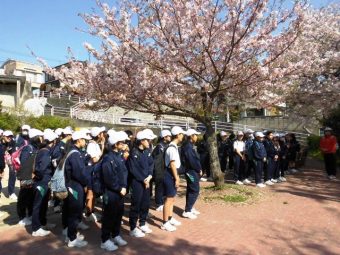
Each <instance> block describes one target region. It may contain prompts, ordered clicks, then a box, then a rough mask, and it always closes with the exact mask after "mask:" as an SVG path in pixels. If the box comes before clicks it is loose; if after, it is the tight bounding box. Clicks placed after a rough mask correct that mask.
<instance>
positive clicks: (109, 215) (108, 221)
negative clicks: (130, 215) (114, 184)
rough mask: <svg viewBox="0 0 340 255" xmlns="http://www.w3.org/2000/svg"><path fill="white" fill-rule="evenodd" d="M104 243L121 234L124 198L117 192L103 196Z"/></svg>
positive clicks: (109, 192)
mask: <svg viewBox="0 0 340 255" xmlns="http://www.w3.org/2000/svg"><path fill="white" fill-rule="evenodd" d="M103 202H104V203H103V217H102V242H103V243H105V242H106V241H107V240H108V239H110V237H113V238H114V237H116V236H119V234H120V227H121V222H122V218H123V214H124V198H123V197H122V196H121V195H120V194H118V193H115V192H111V191H108V192H106V193H105V194H104V195H103Z"/></svg>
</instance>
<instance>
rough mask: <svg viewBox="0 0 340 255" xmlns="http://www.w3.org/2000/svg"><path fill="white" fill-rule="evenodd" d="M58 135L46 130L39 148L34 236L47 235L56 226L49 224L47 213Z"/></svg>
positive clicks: (36, 172) (33, 217)
mask: <svg viewBox="0 0 340 255" xmlns="http://www.w3.org/2000/svg"><path fill="white" fill-rule="evenodd" d="M56 139H57V135H56V134H55V133H54V132H53V131H46V132H44V142H43V143H42V146H41V149H40V150H39V152H38V154H37V156H36V159H35V167H34V171H33V175H34V177H33V189H34V201H33V213H32V231H33V232H32V236H46V235H48V234H50V231H49V230H48V229H51V228H53V227H55V224H48V225H47V220H46V213H47V207H48V199H49V195H50V190H49V188H48V183H49V182H50V180H51V178H52V173H53V169H52V161H51V152H52V150H53V146H54V145H55V141H56Z"/></svg>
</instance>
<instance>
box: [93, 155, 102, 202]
mask: <svg viewBox="0 0 340 255" xmlns="http://www.w3.org/2000/svg"><path fill="white" fill-rule="evenodd" d="M102 165H103V159H101V160H99V161H98V162H97V163H96V164H95V165H94V166H93V170H92V172H91V182H92V189H93V192H94V193H95V194H96V196H101V195H103V194H104V192H105V187H104V180H103V170H102Z"/></svg>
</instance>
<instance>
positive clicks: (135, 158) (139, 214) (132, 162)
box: [127, 130, 153, 237]
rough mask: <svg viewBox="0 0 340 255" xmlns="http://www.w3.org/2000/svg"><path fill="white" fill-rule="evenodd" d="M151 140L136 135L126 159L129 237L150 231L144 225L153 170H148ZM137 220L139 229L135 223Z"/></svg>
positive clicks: (143, 234)
mask: <svg viewBox="0 0 340 255" xmlns="http://www.w3.org/2000/svg"><path fill="white" fill-rule="evenodd" d="M150 139H153V138H152V137H150V136H149V135H148V134H147V133H146V132H144V130H143V131H140V132H138V133H137V143H136V147H134V148H133V149H132V151H131V153H130V157H129V159H128V162H127V164H128V170H129V173H130V176H131V189H132V194H131V208H130V215H129V224H130V236H133V237H144V236H145V233H147V234H149V233H151V232H152V230H151V229H150V228H149V226H148V225H147V224H146V218H147V215H148V212H149V207H150V180H151V178H152V174H153V169H151V168H150V157H151V158H152V156H151V153H150V152H149V150H148V148H149V146H150V144H149V140H150ZM138 220H139V228H138V227H137V221H138Z"/></svg>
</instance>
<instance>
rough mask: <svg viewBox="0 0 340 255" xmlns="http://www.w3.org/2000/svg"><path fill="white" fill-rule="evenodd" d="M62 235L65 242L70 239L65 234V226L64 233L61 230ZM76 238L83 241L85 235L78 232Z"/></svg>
mask: <svg viewBox="0 0 340 255" xmlns="http://www.w3.org/2000/svg"><path fill="white" fill-rule="evenodd" d="M63 235H65V236H66V237H65V243H68V242H69V241H70V239H69V238H68V236H67V228H66V234H64V231H63ZM77 239H78V240H80V241H84V240H85V236H84V235H82V234H80V233H79V232H78V233H77Z"/></svg>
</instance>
